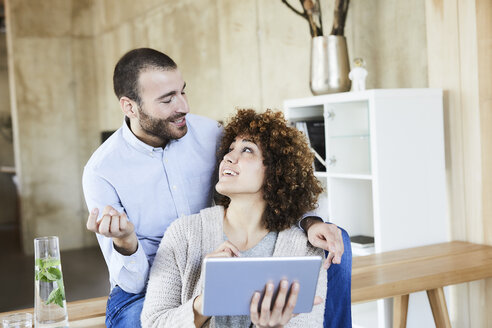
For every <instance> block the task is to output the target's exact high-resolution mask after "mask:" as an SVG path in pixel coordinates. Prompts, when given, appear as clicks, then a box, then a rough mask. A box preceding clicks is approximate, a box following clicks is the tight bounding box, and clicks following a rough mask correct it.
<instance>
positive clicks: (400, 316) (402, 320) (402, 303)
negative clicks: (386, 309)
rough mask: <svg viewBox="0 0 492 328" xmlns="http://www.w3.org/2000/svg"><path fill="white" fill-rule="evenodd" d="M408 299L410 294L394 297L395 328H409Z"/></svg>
mask: <svg viewBox="0 0 492 328" xmlns="http://www.w3.org/2000/svg"><path fill="white" fill-rule="evenodd" d="M408 297H409V295H408V294H407V295H400V296H395V297H393V328H405V327H406V326H407V313H408Z"/></svg>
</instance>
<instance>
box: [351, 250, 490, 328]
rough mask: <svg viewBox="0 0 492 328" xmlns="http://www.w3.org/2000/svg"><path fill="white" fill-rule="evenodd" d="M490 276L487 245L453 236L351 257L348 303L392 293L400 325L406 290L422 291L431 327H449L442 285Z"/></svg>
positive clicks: (403, 320) (396, 323)
mask: <svg viewBox="0 0 492 328" xmlns="http://www.w3.org/2000/svg"><path fill="white" fill-rule="evenodd" d="M489 277H492V246H486V245H478V244H472V243H468V242H460V241H454V242H449V243H443V244H436V245H430V246H424V247H417V248H410V249H404V250H399V251H392V252H385V253H380V254H374V255H369V256H363V257H354V258H353V266H352V303H358V302H367V301H372V300H377V299H381V298H388V297H392V298H393V299H394V303H393V326H394V327H406V318H407V309H408V298H409V294H411V293H414V292H419V291H424V290H425V291H427V296H428V297H429V302H430V304H431V308H432V314H433V316H434V321H435V323H436V327H438V328H439V327H451V324H450V320H449V315H448V311H447V308H446V300H445V298H444V293H443V287H444V286H448V285H453V284H459V283H463V282H469V281H473V280H479V279H484V278H489Z"/></svg>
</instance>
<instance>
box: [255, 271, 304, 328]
mask: <svg viewBox="0 0 492 328" xmlns="http://www.w3.org/2000/svg"><path fill="white" fill-rule="evenodd" d="M288 287H289V283H288V282H287V280H282V281H281V282H280V287H279V291H278V294H277V298H276V300H275V304H274V306H273V309H272V310H270V309H271V308H272V306H271V305H272V297H273V290H274V286H273V284H272V283H268V284H266V286H265V296H264V297H263V301H262V302H261V308H260V313H258V302H259V301H260V293H259V292H256V293H255V294H254V295H253V299H252V301H251V305H250V317H251V322H252V323H253V324H255V325H256V326H257V327H260V328H263V327H283V326H284V325H285V324H287V323H288V322H289V321H290V319H292V317H294V316H295V315H294V314H292V311H294V308H295V306H296V303H297V296H298V295H299V288H300V286H299V283H298V282H294V283H293V284H292V287H291V292H290V295H289V298H288V299H287V300H286V298H287V292H288V290H289V288H288Z"/></svg>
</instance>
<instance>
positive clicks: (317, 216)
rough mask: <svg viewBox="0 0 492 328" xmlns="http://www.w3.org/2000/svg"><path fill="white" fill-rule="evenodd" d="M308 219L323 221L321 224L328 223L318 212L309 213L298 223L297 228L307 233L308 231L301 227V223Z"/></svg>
mask: <svg viewBox="0 0 492 328" xmlns="http://www.w3.org/2000/svg"><path fill="white" fill-rule="evenodd" d="M307 217H315V218H319V219H320V220H321V222H326V221H325V220H323V218H322V217H320V216H319V215H318V214H317V213H316V212H307V213H305V214H304V215H303V216H302V218H301V219H300V220H299V221H297V226H298V227H299V229H301V230H302V231H304V233H307V231H305V230H304V229H303V228H302V227H301V222H302V220H304V219H305V218H307Z"/></svg>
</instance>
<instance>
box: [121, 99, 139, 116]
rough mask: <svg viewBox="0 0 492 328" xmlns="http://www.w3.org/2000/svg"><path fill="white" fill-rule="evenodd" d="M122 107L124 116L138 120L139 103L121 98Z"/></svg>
mask: <svg viewBox="0 0 492 328" xmlns="http://www.w3.org/2000/svg"><path fill="white" fill-rule="evenodd" d="M120 107H121V111H122V112H123V114H125V115H126V116H128V117H129V118H136V117H137V112H138V106H137V103H136V102H134V101H133V100H131V99H130V98H128V97H121V98H120Z"/></svg>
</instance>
